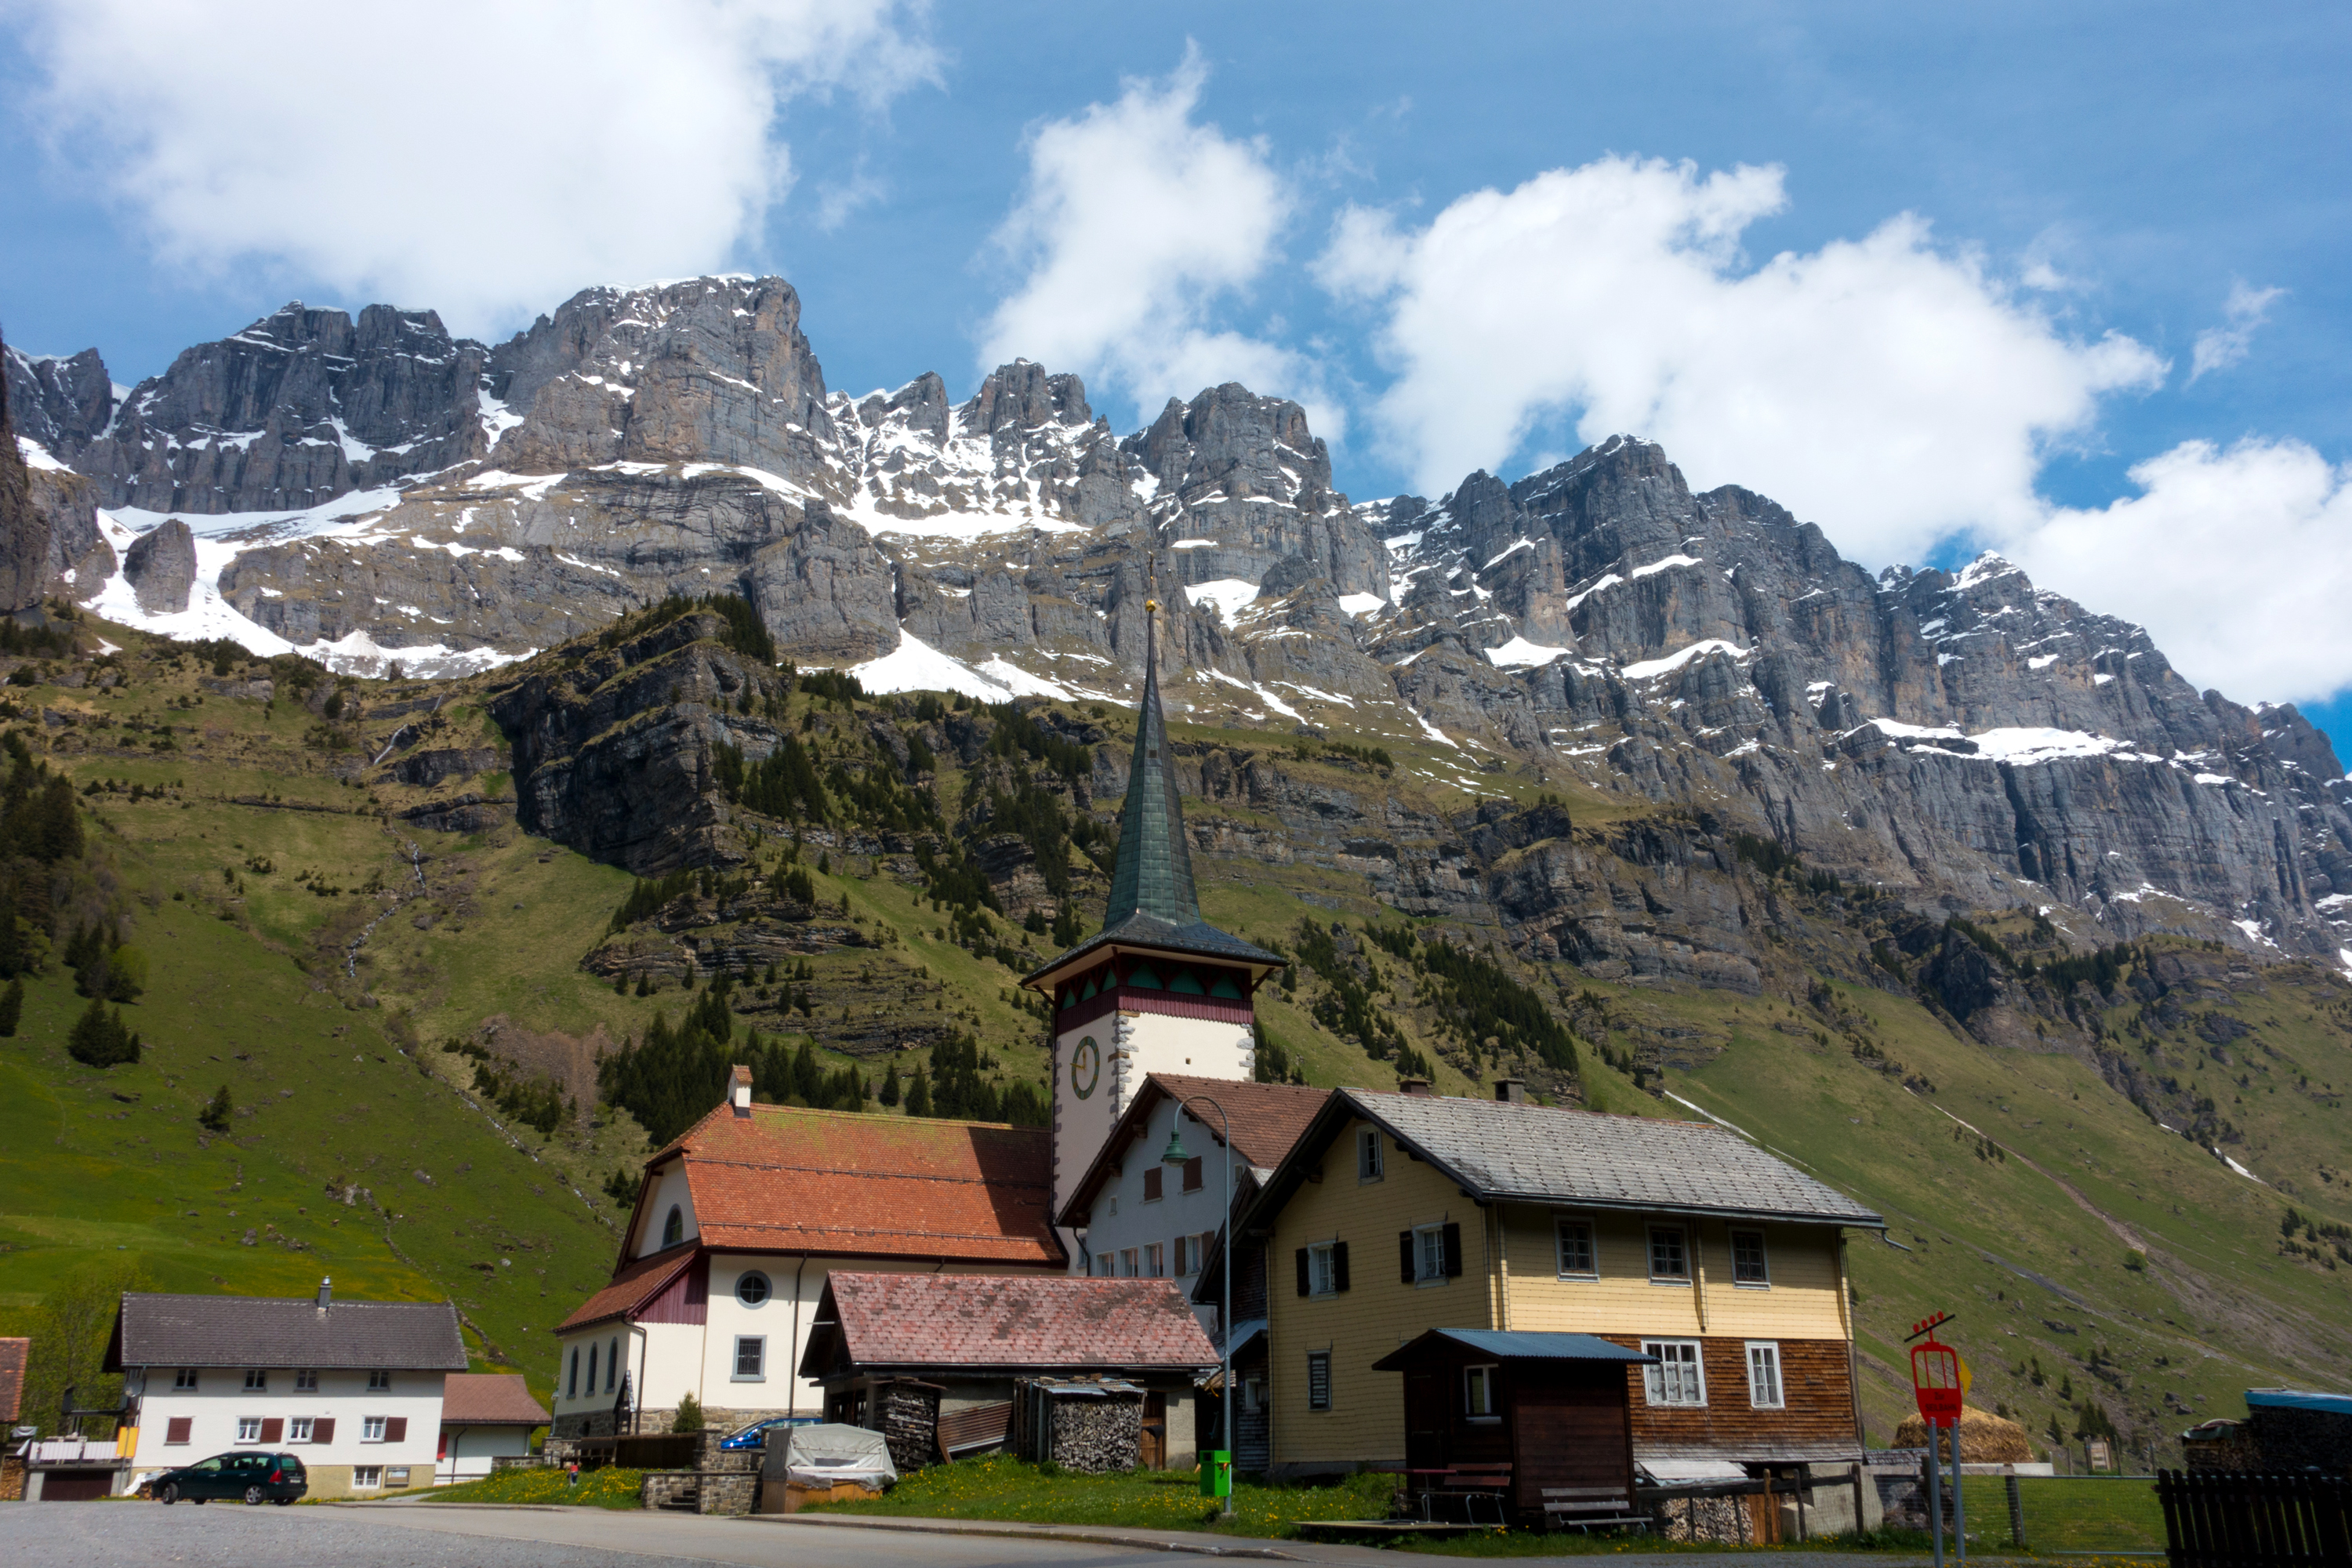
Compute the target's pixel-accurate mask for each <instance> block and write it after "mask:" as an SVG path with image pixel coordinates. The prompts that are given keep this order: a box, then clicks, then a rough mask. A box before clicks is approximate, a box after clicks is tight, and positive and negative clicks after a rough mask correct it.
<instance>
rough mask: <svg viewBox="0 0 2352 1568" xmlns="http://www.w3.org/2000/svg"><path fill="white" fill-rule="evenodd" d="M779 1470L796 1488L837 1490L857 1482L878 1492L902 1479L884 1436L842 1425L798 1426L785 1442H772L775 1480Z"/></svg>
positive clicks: (770, 1458) (771, 1466) (770, 1452)
mask: <svg viewBox="0 0 2352 1568" xmlns="http://www.w3.org/2000/svg"><path fill="white" fill-rule="evenodd" d="M779 1470H781V1471H782V1477H783V1479H784V1480H786V1481H788V1482H790V1483H791V1484H792V1485H793V1486H802V1487H836V1486H840V1485H841V1484H843V1483H844V1482H845V1481H856V1483H858V1484H859V1485H860V1486H863V1487H865V1488H866V1489H867V1490H868V1491H877V1492H878V1491H880V1490H881V1489H883V1487H884V1486H885V1485H887V1483H889V1482H892V1481H895V1480H897V1479H898V1466H896V1465H894V1464H892V1463H891V1462H890V1447H889V1445H888V1444H887V1442H885V1441H884V1440H883V1436H882V1434H881V1433H879V1432H869V1431H867V1430H866V1428H865V1427H863V1426H839V1425H827V1426H794V1427H792V1428H791V1429H789V1430H788V1431H787V1432H786V1433H785V1434H784V1440H783V1442H782V1443H781V1444H778V1443H773V1442H772V1443H770V1444H769V1446H768V1475H769V1476H770V1478H774V1477H775V1476H776V1474H777V1473H778V1471H779Z"/></svg>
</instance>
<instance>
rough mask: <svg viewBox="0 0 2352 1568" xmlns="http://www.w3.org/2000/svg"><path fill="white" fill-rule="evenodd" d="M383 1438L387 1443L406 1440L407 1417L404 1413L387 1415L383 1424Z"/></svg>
mask: <svg viewBox="0 0 2352 1568" xmlns="http://www.w3.org/2000/svg"><path fill="white" fill-rule="evenodd" d="M383 1440H384V1441H385V1442H387V1443H405V1442H407V1441H408V1417H407V1416H405V1415H394V1416H391V1417H388V1418H387V1419H386V1420H385V1421H384V1424H383Z"/></svg>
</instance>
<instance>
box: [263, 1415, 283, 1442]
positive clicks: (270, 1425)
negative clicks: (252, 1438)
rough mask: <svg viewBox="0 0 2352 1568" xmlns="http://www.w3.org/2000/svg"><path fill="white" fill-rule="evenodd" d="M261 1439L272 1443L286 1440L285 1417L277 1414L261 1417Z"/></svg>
mask: <svg viewBox="0 0 2352 1568" xmlns="http://www.w3.org/2000/svg"><path fill="white" fill-rule="evenodd" d="M261 1440H262V1441H263V1442H265V1443H268V1444H271V1445H276V1444H278V1443H283V1442H284V1441H286V1423H285V1421H284V1419H283V1418H281V1417H279V1416H276V1415H265V1416H263V1417H262V1419H261Z"/></svg>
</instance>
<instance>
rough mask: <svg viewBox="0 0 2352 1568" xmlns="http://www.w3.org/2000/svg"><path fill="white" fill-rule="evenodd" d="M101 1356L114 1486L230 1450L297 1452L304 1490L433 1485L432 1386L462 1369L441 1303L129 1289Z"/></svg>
mask: <svg viewBox="0 0 2352 1568" xmlns="http://www.w3.org/2000/svg"><path fill="white" fill-rule="evenodd" d="M104 1368H105V1370H106V1371H108V1372H116V1373H121V1374H122V1393H123V1399H124V1402H125V1404H126V1405H127V1406H128V1410H129V1414H128V1415H125V1416H124V1418H123V1420H122V1423H121V1428H120V1429H119V1430H118V1431H117V1433H116V1434H115V1441H116V1444H117V1451H118V1453H119V1454H120V1455H121V1458H123V1459H124V1460H125V1461H127V1463H126V1466H125V1468H124V1469H123V1471H122V1478H123V1479H122V1481H121V1485H123V1486H124V1487H126V1488H129V1489H135V1488H137V1487H138V1486H139V1485H140V1484H141V1483H142V1482H143V1481H145V1480H146V1479H149V1478H150V1477H152V1476H154V1475H156V1474H158V1473H159V1472H161V1471H163V1470H167V1469H175V1468H179V1467H180V1466H183V1465H188V1464H193V1463H194V1462H195V1461H196V1460H198V1459H203V1458H210V1457H211V1456H213V1455H215V1454H222V1453H230V1452H234V1451H236V1449H239V1448H252V1449H264V1448H267V1449H273V1450H275V1449H281V1448H282V1449H283V1450H284V1451H285V1452H287V1453H289V1454H294V1455H298V1456H299V1457H300V1458H301V1460H302V1465H303V1468H304V1469H305V1470H306V1471H307V1472H308V1473H309V1476H310V1496H312V1497H322V1498H333V1497H346V1496H368V1495H372V1494H376V1493H381V1492H385V1491H398V1490H401V1489H404V1488H409V1487H425V1486H430V1485H432V1483H433V1456H434V1449H435V1447H436V1440H437V1436H438V1434H439V1432H440V1429H441V1395H442V1388H443V1384H444V1382H445V1380H446V1378H447V1376H448V1375H449V1374H450V1373H462V1372H464V1371H465V1370H466V1345H465V1341H464V1340H463V1339H462V1338H460V1337H459V1334H458V1331H457V1309H456V1308H454V1307H452V1306H451V1305H450V1304H449V1303H448V1302H446V1301H338V1300H335V1299H334V1292H333V1289H332V1286H331V1282H330V1281H328V1280H324V1279H321V1280H320V1282H319V1293H318V1295H317V1296H316V1297H315V1298H311V1297H300V1296H298V1297H293V1298H290V1299H289V1298H278V1297H254V1296H166V1295H150V1294H146V1293H143V1292H137V1291H131V1292H126V1293H125V1294H124V1295H123V1298H122V1305H121V1310H120V1311H119V1312H118V1313H117V1314H116V1317H115V1321H114V1332H113V1335H112V1337H111V1338H110V1340H109V1341H108V1342H107V1347H106V1361H105V1363H104Z"/></svg>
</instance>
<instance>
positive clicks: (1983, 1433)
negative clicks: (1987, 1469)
mask: <svg viewBox="0 0 2352 1568" xmlns="http://www.w3.org/2000/svg"><path fill="white" fill-rule="evenodd" d="M1895 1447H1898V1448H1924V1447H1927V1421H1926V1420H1925V1419H1923V1418H1922V1417H1921V1416H1919V1415H1916V1413H1915V1414H1913V1415H1906V1416H1905V1417H1904V1418H1903V1424H1902V1425H1901V1426H1897V1427H1896V1428H1895ZM1936 1451H1937V1458H1940V1459H1942V1460H1943V1461H1944V1462H1945V1463H1947V1464H1949V1463H1950V1462H1951V1458H1952V1443H1951V1439H1950V1438H1949V1437H1945V1438H1943V1439H1941V1440H1940V1441H1939V1442H1938V1443H1937V1446H1936ZM2032 1462H2033V1445H2032V1444H2031V1443H2029V1442H2027V1441H2026V1438H2025V1428H2024V1427H2022V1426H2019V1425H2018V1424H2017V1423H2016V1422H2014V1421H2011V1420H2008V1419H2006V1418H2004V1417H2002V1416H1999V1415H1994V1414H1993V1413H1992V1412H1991V1411H1990V1410H1979V1409H1978V1408H1977V1407H1976V1406H1975V1405H1961V1406H1960V1463H1962V1464H1964V1465H2030V1464H2032Z"/></svg>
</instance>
